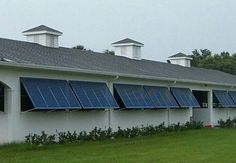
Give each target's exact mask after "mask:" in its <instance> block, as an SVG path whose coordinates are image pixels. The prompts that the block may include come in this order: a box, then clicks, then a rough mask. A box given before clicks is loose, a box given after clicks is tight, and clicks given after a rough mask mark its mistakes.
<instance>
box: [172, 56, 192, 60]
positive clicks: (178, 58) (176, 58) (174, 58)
mask: <svg viewBox="0 0 236 163" xmlns="http://www.w3.org/2000/svg"><path fill="white" fill-rule="evenodd" d="M180 59H188V60H193V58H191V57H170V58H169V60H180Z"/></svg>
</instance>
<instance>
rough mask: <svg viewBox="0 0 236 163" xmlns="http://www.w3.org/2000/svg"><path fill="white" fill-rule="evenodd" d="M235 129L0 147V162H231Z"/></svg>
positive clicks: (235, 144)
mask: <svg viewBox="0 0 236 163" xmlns="http://www.w3.org/2000/svg"><path fill="white" fill-rule="evenodd" d="M235 149H236V130H235V129H200V130H190V131H183V132H173V133H168V134H159V135H152V136H142V137H137V138H132V139H126V138H122V139H121V138H119V139H116V140H106V141H95V142H82V143H80V144H65V145H49V146H43V147H32V146H29V145H25V144H16V145H7V146H2V147H0V162H1V163H5V162H20V163H21V162H22V163H23V162H24V163H25V162H26V163H27V162H34V163H38V162H40V163H41V162H47V163H49V162H57V163H58V162H59V163H60V162H96V163H100V162H101V163H104V162H109V163H110V162H111V163H112V162H135V163H137V162H201V163H202V162H207V163H208V162H235V161H236V150H235Z"/></svg>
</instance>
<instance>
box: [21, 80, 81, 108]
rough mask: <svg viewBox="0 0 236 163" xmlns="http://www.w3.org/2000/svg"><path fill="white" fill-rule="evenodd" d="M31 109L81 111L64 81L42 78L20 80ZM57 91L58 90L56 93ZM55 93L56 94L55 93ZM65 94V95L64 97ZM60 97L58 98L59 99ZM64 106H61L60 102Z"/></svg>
mask: <svg viewBox="0 0 236 163" xmlns="http://www.w3.org/2000/svg"><path fill="white" fill-rule="evenodd" d="M20 81H21V83H22V86H23V87H24V89H25V91H26V93H27V95H28V97H29V99H30V101H31V102H32V105H33V107H34V108H33V109H37V110H70V109H81V105H80V103H79V101H78V100H77V99H76V97H75V95H74V93H73V91H72V89H71V88H70V86H69V84H68V82H67V81H66V80H57V79H43V78H20ZM58 90H60V91H59V92H60V93H59V92H58ZM55 91H57V93H56V92H55ZM65 94H66V95H65ZM59 97H60V98H59ZM63 101H64V104H63V105H62V102H63Z"/></svg>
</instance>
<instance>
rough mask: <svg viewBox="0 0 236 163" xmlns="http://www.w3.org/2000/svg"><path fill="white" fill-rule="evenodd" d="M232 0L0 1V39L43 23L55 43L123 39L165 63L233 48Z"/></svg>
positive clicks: (102, 44)
mask: <svg viewBox="0 0 236 163" xmlns="http://www.w3.org/2000/svg"><path fill="white" fill-rule="evenodd" d="M235 8H236V0H0V37H1V38H10V39H17V40H25V38H24V37H23V36H22V34H21V32H22V31H24V30H27V29H29V28H32V27H35V26H38V25H41V24H44V25H47V26H49V27H52V28H55V29H57V30H60V31H62V32H63V33H64V34H63V36H62V37H61V38H60V46H66V47H72V46H75V45H77V44H82V45H84V46H85V47H86V48H89V49H91V50H94V51H99V52H102V51H104V50H105V49H110V50H112V47H111V45H110V44H111V43H112V42H115V41H119V40H121V39H123V38H126V37H129V38H132V39H134V40H136V41H139V42H142V43H144V45H145V46H144V47H143V49H142V50H143V51H142V54H143V58H146V59H152V60H158V61H166V59H167V57H168V56H170V55H173V54H176V53H178V52H183V53H186V54H190V53H191V51H192V50H194V49H203V48H208V49H209V50H212V51H213V52H215V53H218V52H221V51H229V52H231V53H234V52H236V10H235Z"/></svg>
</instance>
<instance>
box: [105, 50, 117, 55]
mask: <svg viewBox="0 0 236 163" xmlns="http://www.w3.org/2000/svg"><path fill="white" fill-rule="evenodd" d="M103 53H105V54H111V55H115V52H114V51H110V50H108V49H106V50H104V51H103Z"/></svg>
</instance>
